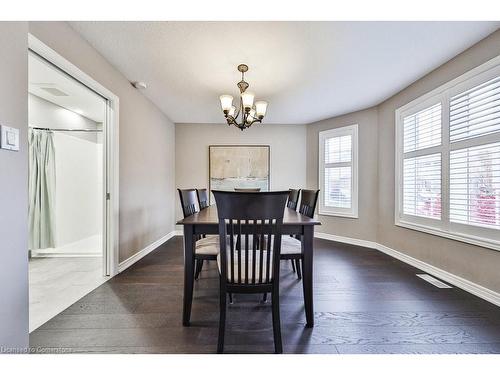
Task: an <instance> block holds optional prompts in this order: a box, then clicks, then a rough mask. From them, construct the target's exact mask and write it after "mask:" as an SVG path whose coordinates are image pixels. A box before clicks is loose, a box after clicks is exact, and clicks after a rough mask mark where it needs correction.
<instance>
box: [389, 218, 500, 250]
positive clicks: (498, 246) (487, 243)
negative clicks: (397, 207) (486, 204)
mask: <svg viewBox="0 0 500 375" xmlns="http://www.w3.org/2000/svg"><path fill="white" fill-rule="evenodd" d="M394 224H395V225H396V226H398V227H402V228H406V229H412V230H416V231H419V232H424V233H428V234H432V235H434V236H439V237H444V238H449V239H451V240H455V241H460V242H465V243H469V244H471V245H476V246H481V247H484V248H487V249H492V250H497V251H500V241H495V240H489V239H485V238H480V237H475V236H471V235H468V234H463V233H455V232H445V231H443V230H440V229H437V228H431V227H427V226H425V225H418V224H414V223H408V222H405V221H396V222H395V223H394Z"/></svg>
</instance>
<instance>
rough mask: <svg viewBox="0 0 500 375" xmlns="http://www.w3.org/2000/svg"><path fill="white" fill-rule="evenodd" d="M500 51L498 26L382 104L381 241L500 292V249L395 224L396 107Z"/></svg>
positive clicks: (380, 140)
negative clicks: (484, 37) (483, 37)
mask: <svg viewBox="0 0 500 375" xmlns="http://www.w3.org/2000/svg"><path fill="white" fill-rule="evenodd" d="M499 53H500V31H497V32H495V33H494V34H492V35H490V36H489V37H487V38H486V39H484V40H482V41H481V42H479V43H478V44H476V45H475V46H473V47H471V48H470V49H468V50H466V51H465V52H463V53H462V54H460V55H458V56H457V57H455V58H454V59H452V60H450V61H449V62H447V63H446V64H444V65H442V66H441V67H439V68H438V69H436V70H434V71H433V72H431V73H430V74H428V75H426V76H425V77H423V78H422V79H420V80H418V81H416V82H415V83H413V84H412V85H411V86H409V87H408V88H406V89H404V90H403V91H401V92H400V93H398V94H397V95H395V96H393V97H392V98H390V99H389V100H387V101H385V102H384V103H382V104H381V105H379V107H378V110H379V111H378V114H379V116H378V123H379V125H378V127H379V134H378V143H379V147H378V148H379V155H378V170H379V189H378V190H379V195H378V196H379V214H378V217H379V219H378V232H377V233H378V242H379V243H381V244H383V245H386V246H388V247H391V248H393V249H396V250H400V251H402V252H404V253H406V254H408V255H410V256H412V257H415V258H417V259H419V260H422V261H424V262H427V263H429V264H432V265H433V266H436V267H439V268H442V269H444V270H446V271H448V272H451V273H453V274H455V275H458V276H461V277H463V278H465V279H468V280H470V281H473V282H475V283H477V284H479V285H482V286H484V287H486V288H489V289H491V290H494V291H496V292H500V252H499V251H495V250H489V249H485V248H481V247H477V246H473V245H468V244H465V243H463V242H458V241H453V240H448V239H445V238H442V237H437V236H433V235H429V234H424V233H421V232H417V231H413V230H409V229H404V228H400V227H397V226H395V225H394V178H395V177H394V168H395V166H394V163H395V161H394V153H395V150H394V143H395V138H394V130H395V116H394V111H395V110H396V109H397V108H399V107H401V106H402V105H404V104H406V103H408V102H410V101H412V100H413V99H415V98H417V97H419V96H421V95H423V94H425V93H427V92H429V91H431V90H433V89H435V88H436V87H438V86H440V85H442V84H443V83H445V82H448V81H450V80H452V79H453V78H456V77H458V76H460V75H461V74H463V73H465V72H466V71H468V70H470V69H472V68H474V67H476V66H478V65H481V64H482V63H484V62H486V61H487V60H489V59H491V58H493V57H495V56H497V55H498V54H499ZM361 183H363V182H361Z"/></svg>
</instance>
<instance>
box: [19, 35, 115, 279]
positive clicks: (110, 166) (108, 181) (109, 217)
mask: <svg viewBox="0 0 500 375" xmlns="http://www.w3.org/2000/svg"><path fill="white" fill-rule="evenodd" d="M28 48H29V49H30V50H32V51H34V52H36V53H37V54H38V55H40V56H42V57H43V58H44V59H46V60H47V61H49V62H50V63H52V64H54V65H55V66H56V67H58V68H59V69H61V70H63V71H64V72H66V73H67V74H69V75H70V76H72V77H73V78H75V79H76V80H78V81H80V82H81V83H83V84H84V85H86V86H88V87H89V88H91V89H92V90H94V91H95V92H97V93H98V94H99V95H101V96H102V97H104V98H106V99H107V111H106V112H107V121H106V127H105V128H104V129H103V132H104V134H103V135H104V139H105V140H106V142H105V143H104V152H103V154H104V155H105V165H104V168H103V170H104V181H105V189H104V195H105V196H104V197H103V198H104V201H105V202H106V204H104V205H103V206H104V211H105V212H104V216H105V218H106V219H105V220H104V233H105V234H106V236H105V237H106V238H105V249H104V254H105V258H104V263H105V265H106V266H107V267H106V270H105V273H106V274H107V275H109V276H114V275H116V274H117V273H118V261H119V226H118V224H119V220H118V213H119V98H118V96H116V95H115V94H113V93H112V92H111V91H110V90H108V89H107V88H106V87H104V86H102V85H101V84H100V83H99V82H97V81H96V80H94V79H93V78H92V77H90V76H89V75H88V74H86V73H85V72H83V71H82V70H80V69H79V68H78V67H77V66H75V65H74V64H72V63H71V62H70V61H68V60H66V59H65V58H64V57H62V56H61V55H59V54H58V53H57V52H56V51H54V50H53V49H51V48H50V47H49V46H47V45H46V44H44V43H43V42H42V41H40V40H39V39H37V38H36V37H35V36H33V35H32V34H28ZM107 193H109V199H107V200H106V196H107Z"/></svg>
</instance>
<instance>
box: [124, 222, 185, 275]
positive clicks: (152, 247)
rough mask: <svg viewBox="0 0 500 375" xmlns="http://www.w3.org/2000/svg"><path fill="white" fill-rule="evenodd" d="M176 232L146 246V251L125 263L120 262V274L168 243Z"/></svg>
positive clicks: (143, 250)
mask: <svg viewBox="0 0 500 375" xmlns="http://www.w3.org/2000/svg"><path fill="white" fill-rule="evenodd" d="M175 233H176V232H175V231H172V232H170V233H168V234H166V235H165V236H163V237H161V238H159V239H158V240H156V241H155V242H153V243H151V244H149V245H148V246H146V247H145V248H144V249H142V250H140V251H138V252H137V253H135V254H134V255H132V256H131V257H130V258H127V259H125V260H124V261H123V262H120V264H118V273H120V272H122V271H125V270H126V269H127V268H129V267H130V266H131V265H132V264H134V263H135V262H137V261H139V260H140V259H142V258H144V257H145V256H146V255H148V254H149V253H150V252H152V251H153V250H155V249H157V248H158V247H159V246H161V245H162V244H164V243H165V242H167V241H168V240H169V239H171V238H172V237H173V236H175V235H176V234H175Z"/></svg>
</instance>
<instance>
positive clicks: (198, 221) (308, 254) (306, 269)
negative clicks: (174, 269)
mask: <svg viewBox="0 0 500 375" xmlns="http://www.w3.org/2000/svg"><path fill="white" fill-rule="evenodd" d="M177 224H178V225H182V226H183V227H184V300H183V304H184V305H183V313H182V324H183V325H184V326H189V324H190V318H191V306H192V303H193V285H194V270H195V259H194V252H195V242H196V240H195V238H196V235H202V234H218V233H219V232H218V231H219V219H218V216H217V207H216V205H211V206H209V207H207V208H205V209H203V210H201V211H200V212H198V213H196V214H194V215H191V216H188V217H186V218H184V219H182V220H179V221H178V222H177ZM315 225H321V223H320V222H319V221H317V220H316V219H313V218H310V217H308V216H305V215H302V214H300V213H299V212H297V211H295V210H293V209H291V208H285V213H284V217H283V226H282V231H283V235H290V234H295V235H301V236H302V254H303V264H302V269H303V271H302V273H303V275H302V285H303V289H304V308H305V313H306V326H307V327H313V326H314V308H313V237H314V226H315Z"/></svg>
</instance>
